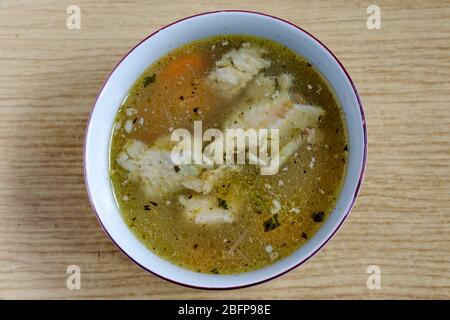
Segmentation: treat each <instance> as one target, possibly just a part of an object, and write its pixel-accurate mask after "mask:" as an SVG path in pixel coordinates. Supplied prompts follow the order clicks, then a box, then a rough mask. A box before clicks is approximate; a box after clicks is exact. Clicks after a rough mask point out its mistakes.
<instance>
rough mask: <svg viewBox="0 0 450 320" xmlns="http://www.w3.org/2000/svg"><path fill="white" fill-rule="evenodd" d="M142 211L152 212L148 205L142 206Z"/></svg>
mask: <svg viewBox="0 0 450 320" xmlns="http://www.w3.org/2000/svg"><path fill="white" fill-rule="evenodd" d="M144 210H145V211H150V210H152V208H150V205H149V204H146V205H144Z"/></svg>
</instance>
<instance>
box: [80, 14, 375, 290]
mask: <svg viewBox="0 0 450 320" xmlns="http://www.w3.org/2000/svg"><path fill="white" fill-rule="evenodd" d="M220 34H249V35H254V36H259V37H263V38H267V39H271V40H274V41H276V42H278V43H281V44H283V45H285V46H287V47H289V48H290V49H292V50H293V51H295V52H297V53H299V54H300V55H302V56H303V57H305V58H306V59H307V60H308V61H309V62H310V63H311V64H313V65H314V66H315V67H316V68H317V69H319V70H320V72H321V73H322V75H323V76H324V77H325V78H326V79H327V80H328V82H329V84H330V85H331V87H332V88H333V90H334V92H335V94H336V96H337V98H338V99H339V102H340V105H341V106H342V108H343V113H344V117H345V122H346V126H347V128H348V136H349V144H348V145H349V161H348V170H347V173H346V176H345V182H344V185H343V189H342V191H341V193H340V196H339V198H338V200H337V203H336V207H335V209H334V210H333V212H332V213H331V214H330V215H329V217H328V218H327V220H326V221H325V222H324V224H323V226H322V227H321V228H320V230H319V231H318V232H317V233H316V234H315V235H314V236H313V237H312V238H311V239H310V240H309V241H308V242H307V243H306V244H305V245H303V246H302V247H301V248H299V249H298V250H296V251H295V252H293V253H292V254H291V255H289V256H288V257H286V258H284V259H281V260H279V261H278V262H276V263H274V264H272V265H270V266H267V267H264V268H262V269H259V270H256V271H251V272H245V273H241V274H235V275H212V274H203V273H197V272H193V271H190V270H187V269H183V268H181V267H178V266H176V265H174V264H172V263H170V262H168V261H167V260H164V259H162V258H160V257H159V256H157V255H155V254H154V253H153V252H151V251H150V250H148V249H147V248H146V247H145V246H144V245H143V244H142V243H141V242H140V241H139V240H138V238H136V237H135V235H134V234H133V233H132V232H131V230H130V229H129V228H128V226H127V225H126V223H125V221H124V220H123V218H122V215H121V213H120V212H119V209H118V207H117V204H116V202H115V200H114V196H113V192H112V187H111V182H110V178H109V173H108V155H109V144H110V138H111V130H112V126H113V122H114V117H115V115H116V112H117V110H118V109H119V107H120V105H121V103H122V101H123V100H124V98H125V96H126V95H127V92H128V90H129V89H130V87H131V86H132V85H133V83H134V82H135V81H136V79H137V78H138V77H139V76H140V75H141V73H142V72H143V71H144V70H145V69H146V68H147V67H148V66H150V65H151V64H152V63H154V62H155V61H157V60H158V59H159V58H160V57H162V56H164V55H165V54H166V53H168V52H170V51H171V50H173V49H175V48H177V47H179V46H181V45H183V44H185V43H189V42H191V41H194V40H197V39H201V38H205V37H210V36H214V35H220ZM366 157H367V131H366V125H365V120H364V112H363V108H362V105H361V102H360V99H359V97H358V93H357V92H356V88H355V86H354V84H353V82H352V80H351V79H350V76H349V75H348V73H347V72H346V70H345V69H344V67H343V66H342V64H341V63H340V62H339V61H338V60H337V58H336V57H335V56H334V55H333V53H332V52H331V51H330V50H329V49H327V48H326V47H325V46H324V45H323V44H322V43H321V42H320V41H319V40H317V39H316V38H314V36H312V35H311V34H309V33H307V32H306V31H304V30H302V29H301V28H299V27H297V26H295V25H293V24H291V23H289V22H287V21H284V20H282V19H279V18H275V17H272V16H268V15H265V14H261V13H255V12H245V11H219V12H210V13H203V14H199V15H196V16H192V17H189V18H186V19H183V20H180V21H177V22H175V23H173V24H170V25H168V26H166V27H164V28H162V29H161V30H159V31H157V32H155V33H153V34H151V35H150V36H148V37H147V38H146V39H144V40H143V41H142V42H140V43H139V44H138V45H137V46H136V47H134V48H133V49H132V50H131V51H130V52H128V53H127V54H126V55H125V56H124V57H123V58H122V60H121V61H120V62H119V64H118V65H117V66H116V67H115V68H114V70H113V71H112V72H111V74H110V76H109V77H108V79H107V80H106V82H105V83H104V85H103V88H102V89H101V91H100V93H99V95H98V97H97V100H96V102H95V105H94V107H93V109H92V112H91V116H90V119H89V122H88V126H87V129H86V140H85V152H84V169H85V180H86V186H87V190H88V194H89V197H90V200H91V202H92V207H93V208H94V211H95V212H96V214H97V217H98V219H99V221H100V223H101V225H102V226H103V228H104V230H105V231H106V233H107V234H108V235H109V236H110V238H111V239H112V240H113V242H114V243H115V244H116V245H117V246H118V247H119V248H120V249H121V250H122V251H123V252H124V253H125V254H126V255H127V256H128V257H129V258H130V259H131V260H133V261H134V262H135V263H137V264H138V265H140V266H141V267H142V268H144V269H146V270H148V271H150V272H152V273H153V274H155V275H158V276H159V277H161V278H164V279H167V280H170V281H172V282H175V283H178V284H182V285H186V286H190V287H196V288H205V289H206V288H207V289H231V288H239V287H245V286H250V285H254V284H257V283H261V282H264V281H267V280H269V279H273V278H275V277H277V276H279V275H281V274H284V273H286V272H288V271H289V270H292V269H294V268H295V267H297V266H299V265H300V264H302V263H303V262H305V261H306V260H308V259H309V258H310V257H312V256H313V255H314V254H315V253H316V252H317V251H319V250H320V249H321V248H322V247H323V246H324V245H325V244H326V243H327V242H328V241H329V240H330V239H331V237H332V236H333V235H334V234H335V232H336V231H337V230H338V228H339V227H340V225H341V224H342V223H343V222H344V220H345V218H346V217H347V215H348V214H349V212H350V210H351V208H352V207H353V204H354V203H355V200H356V196H357V194H358V191H359V188H360V186H361V182H362V178H363V174H364V169H365V163H366Z"/></svg>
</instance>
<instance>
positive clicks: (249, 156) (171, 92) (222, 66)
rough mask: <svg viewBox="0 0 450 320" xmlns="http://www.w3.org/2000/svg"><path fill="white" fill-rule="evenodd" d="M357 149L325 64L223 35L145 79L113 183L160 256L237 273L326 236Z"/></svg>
mask: <svg viewBox="0 0 450 320" xmlns="http://www.w3.org/2000/svg"><path fill="white" fill-rule="evenodd" d="M239 141H241V142H240V143H239ZM242 141H243V142H242ZM347 151H348V148H347V137H346V128H345V126H344V122H343V118H342V114H341V110H340V107H339V105H338V102H337V100H336V98H335V96H334V94H333V92H332V91H331V89H330V87H329V86H328V84H327V83H326V81H325V80H324V79H323V78H322V76H321V75H320V73H319V72H318V70H317V69H316V68H315V67H314V66H312V65H311V64H310V63H309V62H308V61H306V60H305V59H304V58H302V57H301V56H299V55H298V54H296V53H294V52H293V51H291V50H290V49H288V48H286V47H284V46H282V45H280V44H278V43H276V42H273V41H269V40H266V39H262V38H256V37H250V36H241V35H226V36H216V37H212V38H207V39H203V40H199V41H195V42H193V43H190V44H187V45H184V46H182V47H180V48H178V49H176V50H173V51H172V52H170V53H168V54H167V55H165V56H163V57H162V58H161V59H160V60H159V61H157V62H156V63H154V64H153V65H151V66H150V67H149V68H148V69H147V70H146V71H145V72H144V73H143V74H142V76H141V77H140V78H139V79H138V80H137V81H136V83H135V84H134V85H133V87H132V88H131V89H130V91H129V93H128V96H127V97H126V99H125V100H124V102H123V104H122V106H121V107H120V109H119V111H118V113H117V116H116V120H115V124H114V128H113V132H112V138H111V148H110V176H111V181H112V186H113V190H114V194H115V197H116V201H117V204H118V206H119V208H120V211H121V213H122V215H123V218H124V220H125V221H126V223H127V224H128V226H129V228H130V229H131V230H132V231H133V232H134V234H135V235H136V237H138V238H139V239H140V240H141V241H142V243H144V244H145V245H146V246H147V247H148V248H149V250H152V251H153V252H154V253H156V254H157V255H159V256H161V257H163V258H165V259H167V260H169V261H170V262H172V263H174V264H177V265H179V266H182V267H185V268H188V269H191V270H194V271H198V272H205V273H214V274H232V273H241V272H245V271H251V270H255V269H258V268H262V267H264V266H267V265H269V264H272V263H274V262H276V261H277V260H279V259H283V258H284V257H286V256H288V255H289V254H291V253H292V252H293V251H295V250H296V249H298V248H299V247H300V246H302V245H303V244H304V243H306V242H307V241H308V239H309V238H311V237H312V236H313V235H314V233H315V232H316V231H317V230H318V229H319V228H320V226H321V225H322V224H323V222H324V220H325V219H326V218H327V216H328V214H329V213H330V212H331V211H332V210H333V208H334V206H335V203H336V199H337V196H338V194H339V192H340V187H341V183H342V180H343V176H344V173H345V169H346V162H347Z"/></svg>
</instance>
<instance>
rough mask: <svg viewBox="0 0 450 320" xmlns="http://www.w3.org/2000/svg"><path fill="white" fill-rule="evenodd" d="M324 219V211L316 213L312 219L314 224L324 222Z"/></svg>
mask: <svg viewBox="0 0 450 320" xmlns="http://www.w3.org/2000/svg"><path fill="white" fill-rule="evenodd" d="M324 217H325V213H324V212H323V211H319V212H314V213H313V214H312V215H311V218H312V219H313V221H314V222H322V221H323V218H324Z"/></svg>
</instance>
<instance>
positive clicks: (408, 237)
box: [0, 0, 450, 299]
mask: <svg viewBox="0 0 450 320" xmlns="http://www.w3.org/2000/svg"><path fill="white" fill-rule="evenodd" d="M244 2H245V1H234V0H233V1H216V2H209V1H203V0H202V1H176V2H173V4H169V2H168V1H162V0H160V1H144V0H142V1H133V2H132V1H120V4H119V3H116V2H114V1H106V0H96V1H84V0H77V1H37V0H36V1H12V0H7V1H2V2H0V122H1V125H0V298H155V299H156V298H157V299H159V298H179V299H190V298H226V299H231V298H237V299H239V298H255V299H256V298H267V299H270V298H275V299H278V298H289V299H298V298H308V299H316V298H352V299H353V298H364V299H366V298H367V299H378V298H394V299H399V298H426V299H428V298H447V299H448V298H450V54H449V53H450V2H449V1H433V0H430V1H406V0H405V1H377V2H376V3H375V4H377V5H379V6H380V8H381V23H382V26H381V30H369V29H368V28H367V27H366V19H367V17H368V14H367V13H366V9H367V7H368V6H369V5H370V4H371V2H370V1H329V2H322V1H321V2H319V1H314V2H313V1H298V0H292V1H284V2H277V4H276V5H275V3H276V2H275V1H268V0H267V1H266V0H259V1H254V2H250V1H249V3H247V4H245V3H244ZM70 4H76V5H79V7H80V8H81V30H68V29H67V28H66V19H67V17H68V14H67V13H66V8H67V6H69V5H70ZM225 8H238V9H248V10H255V11H262V12H266V13H269V14H272V15H275V16H279V17H281V18H284V19H287V20H290V21H292V22H294V23H296V24H298V25H300V26H302V27H303V28H305V29H306V30H308V31H310V32H311V33H313V34H314V35H315V36H317V37H318V38H319V39H321V40H322V41H323V42H324V43H325V44H326V45H327V46H328V47H329V48H330V49H332V50H333V51H334V52H335V53H336V55H337V56H338V57H339V59H340V60H341V61H342V62H343V64H344V65H345V66H346V68H347V69H348V71H349V72H350V74H351V75H352V77H353V79H354V81H355V83H356V85H357V87H358V89H359V92H360V94H361V97H362V101H363V103H364V105H365V110H366V115H367V120H368V127H369V161H368V167H367V173H366V178H365V182H364V185H363V188H362V192H361V195H360V197H359V199H358V201H357V204H356V206H355V208H354V210H353V212H352V214H351V215H350V217H349V219H348V220H347V222H346V223H345V224H344V225H343V227H342V229H341V230H340V232H339V233H338V234H337V235H336V237H335V238H334V239H333V240H332V241H331V243H330V244H329V245H327V246H326V248H325V249H324V250H322V251H321V252H320V253H319V254H317V255H316V256H315V257H314V258H312V259H311V260H310V261H309V262H307V263H306V264H304V265H303V266H302V267H301V268H299V269H297V270H295V271H293V272H290V273H289V274H287V275H284V276H282V277H281V278H278V279H276V280H273V281H270V282H269V283H266V284H263V285H259V286H257V287H253V288H247V289H241V290H235V291H215V292H210V291H201V290H194V289H188V288H184V287H181V286H177V285H174V284H171V283H168V282H166V281H164V280H161V279H159V278H157V277H155V276H152V275H150V274H148V273H147V272H146V271H144V270H142V269H141V268H139V267H138V266H137V265H135V264H133V263H132V262H131V261H129V260H128V259H127V258H126V257H125V256H124V255H123V254H122V253H121V252H120V251H119V250H118V249H117V248H116V247H115V246H114V245H113V244H112V242H111V241H110V240H109V239H108V237H107V236H106V234H105V233H104V232H103V230H102V229H101V227H100V225H99V223H98V222H97V220H96V218H95V216H94V214H93V213H92V211H91V208H90V204H89V201H88V198H87V194H86V190H85V186H84V180H83V152H82V151H83V138H84V129H85V125H86V121H87V118H88V115H89V112H90V109H91V106H92V104H93V102H94V100H95V97H96V94H97V92H98V90H99V89H100V87H101V85H102V83H103V81H104V79H105V78H106V77H107V75H108V74H109V72H110V71H111V69H112V68H113V67H114V66H115V65H116V63H117V62H118V61H119V59H120V58H121V56H122V55H123V54H124V53H126V52H127V51H128V50H129V48H131V47H133V46H134V44H136V43H137V42H138V41H140V40H141V39H142V38H144V37H145V36H146V35H147V34H149V33H151V32H153V31H155V30H157V29H158V28H160V27H161V26H164V25H166V24H168V23H170V22H173V21H175V20H177V19H179V18H182V17H185V16H189V15H192V14H195V13H199V12H202V11H207V10H218V9H225ZM69 265H78V266H80V268H81V274H82V277H81V289H80V290H68V289H67V288H66V279H67V274H66V268H67V266H69ZM369 265H377V266H379V267H380V269H381V289H380V290H369V289H368V287H367V285H366V281H367V278H368V274H367V273H366V269H367V267H368V266H369Z"/></svg>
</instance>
